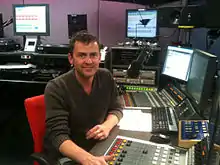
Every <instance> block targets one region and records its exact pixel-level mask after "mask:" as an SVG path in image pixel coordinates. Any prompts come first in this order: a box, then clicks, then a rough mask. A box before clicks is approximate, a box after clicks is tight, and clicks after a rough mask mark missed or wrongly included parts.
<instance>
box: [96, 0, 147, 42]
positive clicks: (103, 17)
mask: <svg viewBox="0 0 220 165" xmlns="http://www.w3.org/2000/svg"><path fill="white" fill-rule="evenodd" d="M135 8H144V6H141V5H136V4H129V3H118V2H108V1H101V2H100V14H99V15H100V17H99V20H100V21H99V26H100V27H99V36H100V41H101V43H103V44H107V45H113V44H115V43H117V42H122V41H124V40H125V29H126V27H125V11H126V9H135Z"/></svg>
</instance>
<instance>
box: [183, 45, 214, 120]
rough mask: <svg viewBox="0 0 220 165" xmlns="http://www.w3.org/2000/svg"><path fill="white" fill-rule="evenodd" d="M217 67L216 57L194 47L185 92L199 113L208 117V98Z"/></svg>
mask: <svg viewBox="0 0 220 165" xmlns="http://www.w3.org/2000/svg"><path fill="white" fill-rule="evenodd" d="M216 69H217V57H216V56H215V55H212V54H210V53H208V52H204V51H202V50H198V49H195V50H194V52H193V58H192V64H191V68H190V73H189V78H188V82H187V84H186V94H187V96H188V97H189V98H190V99H191V100H192V103H193V105H194V106H195V107H197V109H199V110H200V112H199V114H200V115H201V116H204V117H205V118H206V119H208V117H207V116H209V112H210V109H209V108H208V107H209V104H210V101H209V100H210V98H211V96H212V94H213V85H214V82H215V75H216Z"/></svg>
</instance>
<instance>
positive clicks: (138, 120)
mask: <svg viewBox="0 0 220 165" xmlns="http://www.w3.org/2000/svg"><path fill="white" fill-rule="evenodd" d="M123 114H124V115H123V118H122V119H121V121H120V122H119V123H118V125H119V128H120V129H121V130H129V131H141V132H152V114H151V113H143V112H142V111H141V110H124V111H123Z"/></svg>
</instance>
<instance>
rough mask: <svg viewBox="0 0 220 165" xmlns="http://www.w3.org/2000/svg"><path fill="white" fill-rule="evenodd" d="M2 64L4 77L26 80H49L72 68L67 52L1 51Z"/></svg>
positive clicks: (0, 62)
mask: <svg viewBox="0 0 220 165" xmlns="http://www.w3.org/2000/svg"><path fill="white" fill-rule="evenodd" d="M7 53H8V54H7ZM0 65H1V78H2V79H8V80H24V81H44V82H47V81H49V80H51V79H53V78H55V77H57V76H59V75H61V74H63V73H65V72H67V71H68V70H69V69H70V66H69V62H68V58H67V55H65V54H38V53H37V54H36V53H26V52H14V53H13V52H2V53H1V52H0Z"/></svg>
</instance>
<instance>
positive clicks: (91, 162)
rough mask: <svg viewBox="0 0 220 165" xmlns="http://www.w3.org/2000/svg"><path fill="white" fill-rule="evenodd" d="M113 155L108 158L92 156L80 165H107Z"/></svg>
mask: <svg viewBox="0 0 220 165" xmlns="http://www.w3.org/2000/svg"><path fill="white" fill-rule="evenodd" d="M113 158H114V156H113V155H111V156H110V155H108V156H99V157H98V156H92V157H87V158H86V159H85V160H84V161H83V162H81V163H82V165H107V161H111V160H113Z"/></svg>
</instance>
